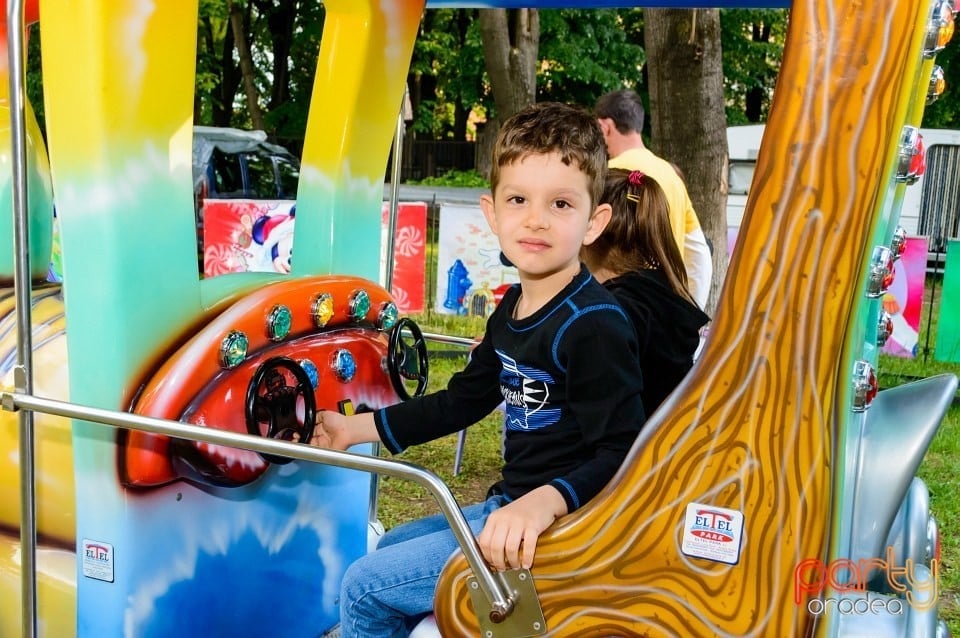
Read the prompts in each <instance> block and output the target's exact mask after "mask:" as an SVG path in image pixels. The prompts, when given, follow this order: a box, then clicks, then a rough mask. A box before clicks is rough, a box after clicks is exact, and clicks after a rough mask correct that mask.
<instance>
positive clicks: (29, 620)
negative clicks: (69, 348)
mask: <svg viewBox="0 0 960 638" xmlns="http://www.w3.org/2000/svg"><path fill="white" fill-rule="evenodd" d="M23 59H24V25H23V2H22V0H10V2H8V3H7V61H8V66H7V68H8V69H9V71H10V146H11V149H10V150H11V155H12V157H11V160H12V161H11V165H12V170H13V175H12V177H13V179H12V182H11V192H12V193H13V242H14V255H15V259H14V276H13V287H14V292H15V295H16V303H17V361H18V364H17V366H16V367H15V368H14V375H13V378H14V387H15V389H16V391H17V392H22V393H26V394H31V393H33V372H32V370H33V339H32V334H31V327H32V323H31V316H30V315H31V312H30V311H31V305H30V302H31V296H32V294H31V292H32V291H31V285H30V233H29V220H28V215H27V211H28V207H27V172H26V169H27V153H26V123H25V119H26V116H25V106H24V101H25V98H24V95H23V92H24V79H23V77H24V63H23ZM18 421H19V431H20V447H19V454H20V611H21V634H22V635H23V637H24V638H33V637H34V636H36V635H37V567H36V558H37V520H36V511H37V503H36V493H35V483H34V447H35V445H34V439H33V434H34V433H33V413H32V412H24V413H23V414H20V415H19V419H18Z"/></svg>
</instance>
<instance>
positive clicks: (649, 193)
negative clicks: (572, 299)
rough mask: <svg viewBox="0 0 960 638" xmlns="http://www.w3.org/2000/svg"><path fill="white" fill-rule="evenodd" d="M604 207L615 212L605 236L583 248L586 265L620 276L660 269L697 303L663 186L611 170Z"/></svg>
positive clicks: (675, 288) (640, 175)
mask: <svg viewBox="0 0 960 638" xmlns="http://www.w3.org/2000/svg"><path fill="white" fill-rule="evenodd" d="M600 203H602V204H610V205H611V207H612V208H613V212H612V214H611V216H610V222H609V223H608V224H607V227H606V228H605V229H604V230H603V232H602V233H601V234H600V236H599V237H597V239H595V240H594V242H593V243H592V244H590V245H588V246H584V247H583V248H581V249H580V256H581V258H582V259H583V261H584V262H585V263H586V264H587V267H588V268H591V269H593V270H596V269H599V268H604V269H606V270H608V271H610V272H612V273H615V274H616V275H622V274H624V273H626V272H631V271H637V270H643V269H648V268H653V269H659V270H662V271H663V273H664V275H665V276H666V278H667V281H668V283H669V284H670V287H671V288H672V289H673V291H674V292H675V293H677V294H678V295H680V296H681V297H683V298H685V299H687V300H689V301H691V302H692V301H693V298H692V297H691V296H690V291H689V290H688V288H687V269H686V267H684V265H683V257H682V256H681V255H680V249H679V248H677V242H676V240H675V239H674V238H673V230H672V228H671V227H670V213H669V208H670V204H669V203H668V202H667V196H666V194H664V192H663V189H662V188H661V187H660V184H658V183H657V182H656V180H654V179H653V178H652V177H650V176H649V175H644V174H643V173H641V172H640V171H628V170H625V169H622V168H611V169H610V171H609V172H608V173H607V180H606V186H605V188H604V189H603V195H602V196H601V198H600Z"/></svg>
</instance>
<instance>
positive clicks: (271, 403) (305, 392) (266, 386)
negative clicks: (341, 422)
mask: <svg viewBox="0 0 960 638" xmlns="http://www.w3.org/2000/svg"><path fill="white" fill-rule="evenodd" d="M291 376H292V378H293V385H290V383H289V381H290V377H291ZM301 399H302V401H303V403H302V405H303V412H302V414H300V415H298V410H297V408H298V407H299V402H300V400H301ZM245 411H246V415H245V416H246V420H247V432H249V433H250V434H256V435H258V436H266V437H270V438H271V439H283V440H284V441H295V442H298V443H306V442H308V441H310V437H312V436H313V428H314V425H315V423H316V416H317V400H316V397H315V395H314V393H313V383H311V381H310V377H309V375H307V372H306V370H304V369H303V367H302V366H301V365H300V364H299V363H297V362H296V361H294V360H293V359H289V358H287V357H273V358H272V359H267V360H266V361H264V362H263V363H262V364H260V367H259V368H257V371H256V372H254V374H253V377H252V378H251V379H250V383H249V384H248V385H247V401H246V410H245ZM300 417H302V419H303V420H302V421H300ZM260 456H261V457H262V458H263V460H265V461H267V462H268V463H275V464H278V465H283V464H285V463H289V462H290V461H292V460H293V459H291V458H288V457H284V456H273V455H270V454H261V455H260Z"/></svg>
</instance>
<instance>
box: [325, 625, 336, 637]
mask: <svg viewBox="0 0 960 638" xmlns="http://www.w3.org/2000/svg"><path fill="white" fill-rule="evenodd" d="M322 638H340V625H334V626H333V627H331V628H330V629H328V630H327V631H326V632H324V634H323V636H322Z"/></svg>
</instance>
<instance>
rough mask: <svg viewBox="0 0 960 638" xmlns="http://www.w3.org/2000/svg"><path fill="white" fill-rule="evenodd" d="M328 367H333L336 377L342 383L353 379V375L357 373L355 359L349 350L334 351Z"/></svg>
mask: <svg viewBox="0 0 960 638" xmlns="http://www.w3.org/2000/svg"><path fill="white" fill-rule="evenodd" d="M330 367H332V368H333V372H334V373H335V374H336V375H337V378H338V379H340V380H341V381H343V382H344V383H350V382H351V381H353V377H355V376H356V374H357V361H356V360H355V359H354V358H353V354H351V353H350V351H349V350H343V349H340V350H337V351H336V352H334V353H333V361H332V362H331V364H330Z"/></svg>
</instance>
